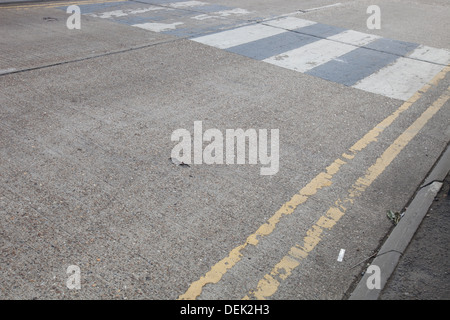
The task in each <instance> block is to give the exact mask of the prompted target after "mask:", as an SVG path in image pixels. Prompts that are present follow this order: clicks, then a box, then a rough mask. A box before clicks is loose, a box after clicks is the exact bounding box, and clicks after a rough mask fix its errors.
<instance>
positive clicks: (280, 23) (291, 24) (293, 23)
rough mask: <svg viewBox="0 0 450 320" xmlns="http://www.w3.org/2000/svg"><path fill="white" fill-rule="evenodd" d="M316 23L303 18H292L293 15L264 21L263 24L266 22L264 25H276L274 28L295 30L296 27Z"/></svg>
mask: <svg viewBox="0 0 450 320" xmlns="http://www.w3.org/2000/svg"><path fill="white" fill-rule="evenodd" d="M316 23H317V22H314V21H310V20H305V19H299V18H294V17H287V18H281V19H276V20H270V21H265V22H264V24H266V25H269V26H272V27H276V28H282V29H287V30H295V29H298V28H303V27H307V26H311V25H313V24H316Z"/></svg>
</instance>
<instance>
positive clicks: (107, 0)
mask: <svg viewBox="0 0 450 320" xmlns="http://www.w3.org/2000/svg"><path fill="white" fill-rule="evenodd" d="M123 1H126V0H97V1H90V0H87V1H64V2H47V3H39V4H24V5H6V6H0V9H33V8H57V7H65V6H70V5H80V6H81V5H85V4H101V3H111V2H123Z"/></svg>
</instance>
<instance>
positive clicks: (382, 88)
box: [353, 57, 443, 101]
mask: <svg viewBox="0 0 450 320" xmlns="http://www.w3.org/2000/svg"><path fill="white" fill-rule="evenodd" d="M442 68H443V66H441V65H438V64H433V63H428V62H423V61H419V60H413V59H408V58H403V57H400V58H398V59H397V60H396V61H395V62H394V63H392V64H391V65H389V66H386V67H384V68H383V69H381V70H379V71H378V72H377V73H374V74H372V75H370V76H368V77H367V78H364V79H362V80H361V81H359V82H358V83H357V84H355V85H354V86H353V87H354V88H358V89H361V90H364V91H368V92H373V93H378V94H381V95H383V96H387V97H390V98H394V99H400V100H404V101H406V100H408V99H409V98H410V97H411V96H412V95H413V94H414V93H415V92H416V91H418V90H419V89H420V88H422V87H423V86H424V85H425V84H426V83H428V82H429V81H430V80H431V79H433V77H434V76H435V75H436V74H437V73H439V72H440V71H441V70H442Z"/></svg>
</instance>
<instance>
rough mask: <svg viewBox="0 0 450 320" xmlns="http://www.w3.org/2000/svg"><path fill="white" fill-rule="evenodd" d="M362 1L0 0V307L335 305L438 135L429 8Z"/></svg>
mask: <svg viewBox="0 0 450 320" xmlns="http://www.w3.org/2000/svg"><path fill="white" fill-rule="evenodd" d="M372 4H375V3H372V1H364V0H362V1H356V0H340V1H339V2H338V1H327V0H321V1H312V0H310V1H309V0H308V1H299V2H297V1H286V0H276V1H254V0H251V1H245V2H242V1H225V0H208V1H176V0H173V1H169V0H139V1H106V0H86V1H72V2H64V1H61V2H44V3H43V2H36V3H26V4H17V3H16V4H4V5H1V6H0V26H1V27H0V52H1V54H0V110H1V113H0V124H1V125H0V159H1V161H0V235H1V237H0V252H1V254H0V298H2V299H168V300H172V299H242V298H245V299H273V300H294V299H311V300H312V299H346V298H347V297H348V296H349V294H350V293H351V290H352V289H353V288H354V286H355V284H356V283H357V282H358V281H359V280H360V278H361V272H362V271H363V270H364V264H359V263H360V262H361V261H363V260H365V259H367V258H368V257H370V256H372V255H373V254H374V252H376V251H377V249H378V248H379V247H380V245H381V244H382V243H383V241H384V239H385V238H386V236H387V235H388V234H389V232H390V230H391V229H392V222H391V221H390V220H389V219H388V218H387V217H386V211H388V210H393V211H399V212H402V211H404V208H405V206H407V205H408V202H409V201H410V199H411V197H412V196H413V195H414V193H415V192H416V190H417V187H418V186H419V185H420V184H421V182H422V180H423V179H424V178H425V177H426V175H427V173H428V172H429V171H430V169H431V168H432V167H433V165H434V163H435V161H436V160H437V159H438V158H439V156H440V155H441V153H442V151H443V150H444V149H445V147H446V146H447V144H448V142H449V140H450V122H449V119H450V102H449V99H450V87H449V86H450V74H449V71H450V68H449V63H450V35H449V33H448V30H449V27H450V26H449V23H450V22H449V21H450V19H449V18H450V5H449V3H448V1H444V0H442V1H441V0H434V1H432V0H430V1H414V0H402V1H396V2H394V3H392V2H391V1H387V0H381V1H377V5H378V7H379V8H380V16H379V18H380V29H370V28H368V24H367V20H368V19H369V18H370V17H371V15H372V14H373V13H369V14H368V13H367V8H368V7H369V6H370V5H372ZM68 5H77V6H78V8H80V14H81V15H80V17H79V18H80V19H79V22H80V25H79V26H80V29H77V28H73V29H70V28H69V27H74V26H75V22H76V21H77V20H76V19H78V18H77V16H76V15H77V12H76V11H71V10H69V12H67V7H68ZM68 26H69V27H68ZM237 129H242V130H243V132H244V131H246V133H248V134H249V137H248V142H247V143H246V144H244V145H243V144H240V146H241V147H242V146H243V147H244V149H245V155H244V157H242V158H240V157H239V154H238V152H239V150H235V146H233V145H231V142H232V141H234V140H233V137H232V136H231V132H232V131H234V132H235V133H236V130H237ZM265 133H267V139H264V138H266V136H265ZM227 134H230V136H229V137H230V138H229V139H228V140H227ZM277 134H278V136H277ZM277 138H278V139H277ZM227 143H229V148H228V149H227ZM239 143H240V142H239V140H236V141H235V144H236V145H239ZM181 147H183V148H184V151H185V152H184V153H177V154H175V156H174V148H178V149H176V150H178V151H179V150H180V149H181ZM236 149H239V147H236ZM241 151H242V150H241ZM190 155H192V156H190ZM180 159H181V160H180ZM189 160H191V161H189ZM238 160H239V161H238ZM211 162H212V164H211ZM237 162H239V164H238V163H237ZM264 168H266V171H265V172H266V174H261V173H262V172H264V170H261V169H264ZM267 168H270V169H267ZM355 265H357V266H356V267H355Z"/></svg>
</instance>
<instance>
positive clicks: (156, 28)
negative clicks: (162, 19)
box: [133, 22, 183, 32]
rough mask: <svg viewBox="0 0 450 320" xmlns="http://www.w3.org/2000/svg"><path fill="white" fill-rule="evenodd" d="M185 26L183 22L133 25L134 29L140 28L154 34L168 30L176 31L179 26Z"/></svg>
mask: <svg viewBox="0 0 450 320" xmlns="http://www.w3.org/2000/svg"><path fill="white" fill-rule="evenodd" d="M180 24H183V22H174V23H153V22H148V23H138V24H133V27H138V28H141V29H145V30H150V31H153V32H162V31H167V30H174V29H176V28H177V26H178V25H180Z"/></svg>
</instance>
